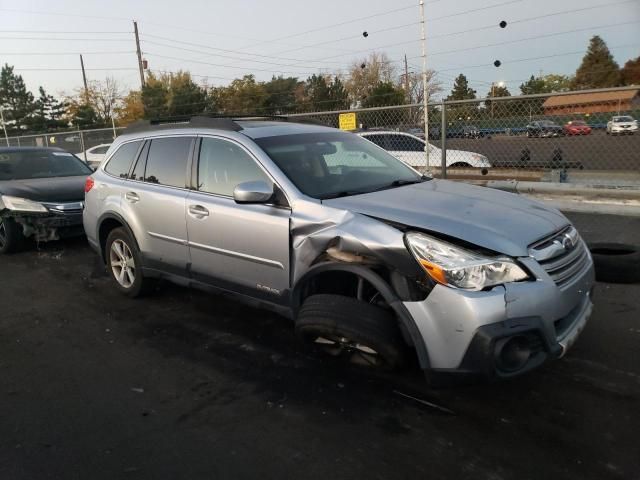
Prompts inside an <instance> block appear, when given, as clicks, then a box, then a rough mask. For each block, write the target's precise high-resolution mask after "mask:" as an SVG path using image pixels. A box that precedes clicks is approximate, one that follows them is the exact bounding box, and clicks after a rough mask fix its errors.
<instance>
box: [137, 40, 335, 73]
mask: <svg viewBox="0 0 640 480" xmlns="http://www.w3.org/2000/svg"><path fill="white" fill-rule="evenodd" d="M167 40H169V39H167ZM142 43H143V44H150V45H157V46H160V47H166V48H172V49H174V50H182V51H185V52H191V53H201V54H204V55H207V56H211V57H220V58H229V59H233V60H242V61H247V62H253V63H266V64H270V65H286V64H283V63H276V62H269V61H266V60H256V59H253V58H240V57H233V56H230V55H222V54H219V53H211V52H204V51H202V50H194V49H191V48H184V47H178V46H176V45H169V44H166V43H160V42H155V41H153V40H145V39H144V38H143V40H142ZM203 48H212V47H206V46H204V45H203ZM238 53H240V54H242V55H250V54H248V53H241V52H238ZM251 55H253V54H251ZM261 57H266V58H274V59H279V58H281V57H270V56H268V55H263V56H262V55H261ZM198 60H200V59H198ZM283 60H290V61H300V62H304V61H305V60H302V59H299V58H285V59H283ZM310 62H311V61H310ZM316 63H323V64H324V63H326V62H322V61H320V60H319V61H317V62H316ZM329 63H339V64H341V65H342V62H329ZM307 68H319V67H312V66H309V67H307Z"/></svg>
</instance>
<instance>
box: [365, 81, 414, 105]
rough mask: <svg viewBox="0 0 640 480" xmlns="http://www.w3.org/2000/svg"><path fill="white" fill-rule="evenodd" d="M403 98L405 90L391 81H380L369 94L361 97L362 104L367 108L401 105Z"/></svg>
mask: <svg viewBox="0 0 640 480" xmlns="http://www.w3.org/2000/svg"><path fill="white" fill-rule="evenodd" d="M405 98H406V97H405V92H404V91H403V90H402V89H400V88H398V87H396V86H395V85H394V84H393V83H392V82H381V83H379V84H378V85H376V86H375V87H374V88H373V90H371V93H370V94H369V96H367V97H365V98H364V99H363V101H362V106H363V107H365V108H368V107H384V106H387V105H402V104H403V103H404V102H405Z"/></svg>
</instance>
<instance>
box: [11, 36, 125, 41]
mask: <svg viewBox="0 0 640 480" xmlns="http://www.w3.org/2000/svg"><path fill="white" fill-rule="evenodd" d="M0 40H46V41H47V42H51V41H53V42H56V41H69V42H78V41H80V42H130V41H131V39H128V38H127V39H125V38H59V37H0Z"/></svg>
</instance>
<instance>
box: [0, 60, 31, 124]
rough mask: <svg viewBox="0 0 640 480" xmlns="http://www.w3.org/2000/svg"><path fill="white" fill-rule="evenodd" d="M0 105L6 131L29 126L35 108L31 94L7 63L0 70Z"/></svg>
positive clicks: (19, 76)
mask: <svg viewBox="0 0 640 480" xmlns="http://www.w3.org/2000/svg"><path fill="white" fill-rule="evenodd" d="M0 106H1V107H2V109H3V111H4V119H5V122H6V128H7V130H8V131H11V132H14V133H16V132H23V131H25V130H28V129H29V128H30V125H31V123H32V121H33V115H34V112H35V109H36V105H35V102H34V99H33V95H32V94H31V92H29V91H28V90H27V87H26V85H25V83H24V80H23V79H22V76H21V75H16V74H15V73H13V67H10V66H9V65H8V64H5V65H4V66H3V67H2V71H1V72H0Z"/></svg>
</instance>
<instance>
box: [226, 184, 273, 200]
mask: <svg viewBox="0 0 640 480" xmlns="http://www.w3.org/2000/svg"><path fill="white" fill-rule="evenodd" d="M273 195H274V190H273V184H272V183H267V182H265V181H264V180H256V181H252V182H243V183H241V184H239V185H236V188H234V189H233V199H234V200H235V201H236V203H269V201H271V200H272V199H273Z"/></svg>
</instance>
